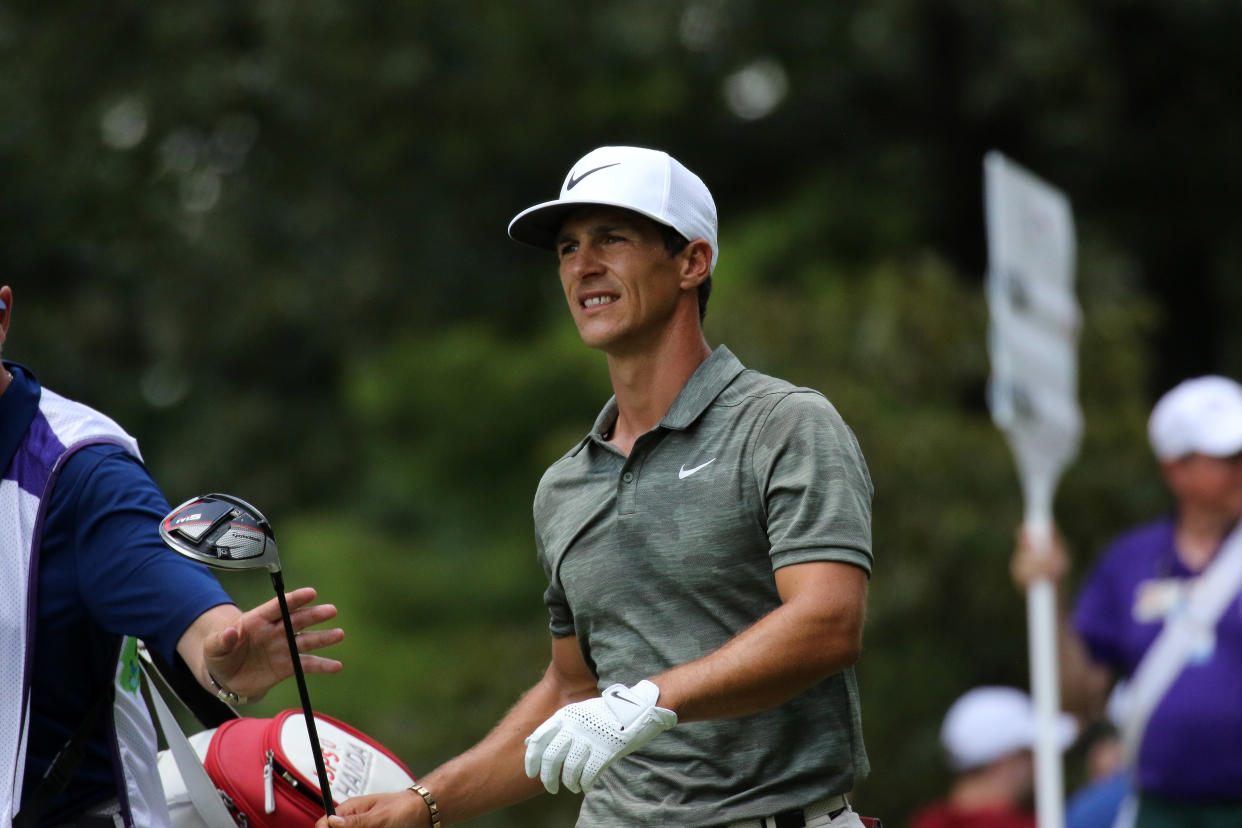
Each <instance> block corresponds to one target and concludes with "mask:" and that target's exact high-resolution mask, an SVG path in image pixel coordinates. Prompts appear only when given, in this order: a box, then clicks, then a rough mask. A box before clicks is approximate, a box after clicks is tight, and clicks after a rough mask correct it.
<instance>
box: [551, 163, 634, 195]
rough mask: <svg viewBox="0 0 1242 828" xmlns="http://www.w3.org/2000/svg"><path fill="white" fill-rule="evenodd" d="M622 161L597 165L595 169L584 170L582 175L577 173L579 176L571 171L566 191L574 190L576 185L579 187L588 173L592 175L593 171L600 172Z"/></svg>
mask: <svg viewBox="0 0 1242 828" xmlns="http://www.w3.org/2000/svg"><path fill="white" fill-rule="evenodd" d="M620 163H621V162H620V161H613V162H612V163H611V164H605V165H604V166H602V167H596V168H595V169H593V170H587V171H586V172H584V173H583V174H582V175H577V176H575V175H574V174H573V173H570V174H569V181H568V182H567V183H566V184H565V191H566V192H569V191H570V190H572V189H573V188H574V187H577V186H578V184H579V182H581V181H582V179H584V178H586V177H587V176H588V175H590V174H591V173H597V172H599V171H600V170H606V169H608V168H609V167H615V166H617V165H618V164H620Z"/></svg>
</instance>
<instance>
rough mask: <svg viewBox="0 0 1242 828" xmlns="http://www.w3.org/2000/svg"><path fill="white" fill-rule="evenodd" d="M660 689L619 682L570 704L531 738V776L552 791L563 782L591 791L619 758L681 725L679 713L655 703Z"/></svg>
mask: <svg viewBox="0 0 1242 828" xmlns="http://www.w3.org/2000/svg"><path fill="white" fill-rule="evenodd" d="M659 699H660V688H659V687H656V686H655V685H654V684H652V683H651V682H649V681H647V680H645V679H644V680H643V681H640V682H638V684H635V685H634V686H633V687H626V686H625V685H624V684H614V685H612V686H611V687H609V688H608V689H607V690H605V691H604V695H602V696H600V697H599V698H597V699H587V700H586V701H581V702H576V703H574V704H567V705H565V706H564V707H562V708H561V709H560V710H558V711H556V713H554V714H553V715H552V717H551V718H549V719H548V720H547V721H546V722H544V723H543V724H541V725H539V727H537V728H535V731H534V732H533V733H531V734H530V735H529V736H527V737H526V775H527V776H529V777H530V778H532V779H534V778H535V777H536V776H538V777H539V779H540V781H542V782H543V786H544V787H545V788H547V789H548V792H549V793H556V792H557V791H558V790H559V789H560V785H561V783H562V782H563V783H564V784H565V787H566V788H568V789H569V790H571V791H573V792H574V793H578V792H579V791H589V790H590V789H591V786H592V785H594V784H595V780H596V778H598V777H599V775H600V774H601V773H602V772H603V771H604V769H605V768H607V767H608V766H609V765H611V764H612V763H613V762H614V761H615V760H616V759H619V758H620V757H622V756H625V755H627V754H629V753H633V752H634V751H636V750H638V749H639V748H641V747H642V746H643V745H645V744H647V743H648V742H650V741H651V740H652V739H654V738H655V737H656V736H658V735H659V734H661V733H663V732H664V731H666V730H668V729H669V728H670V727H672V726H673V725H675V724H677V714H676V713H674V712H673V711H672V710H666V709H665V708H663V707H656V706H655V705H656V702H657V701H659Z"/></svg>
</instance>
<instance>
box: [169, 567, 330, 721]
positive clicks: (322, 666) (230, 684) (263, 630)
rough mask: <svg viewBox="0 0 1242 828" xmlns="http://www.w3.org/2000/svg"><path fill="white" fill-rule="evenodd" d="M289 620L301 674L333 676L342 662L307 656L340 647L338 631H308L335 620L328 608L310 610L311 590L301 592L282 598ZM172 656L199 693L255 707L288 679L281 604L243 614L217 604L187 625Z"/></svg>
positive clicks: (264, 605) (290, 672)
mask: <svg viewBox="0 0 1242 828" xmlns="http://www.w3.org/2000/svg"><path fill="white" fill-rule="evenodd" d="M285 600H286V601H287V602H288V605H289V615H290V620H291V621H292V622H293V629H294V630H295V632H296V633H297V638H296V641H297V645H298V651H299V653H300V654H301V655H300V656H299V657H300V659H301V662H302V669H303V671H305V672H306V673H336V672H340V670H341V662H339V661H337V660H335V659H331V658H324V657H322V656H315V655H307V653H309V652H310V651H312V650H318V649H320V648H321V647H328V646H331V645H333V644H337V643H339V642H340V641H341V640H342V639H344V637H345V632H344V631H343V630H341V629H339V628H337V629H330V630H312V629H309V628H310V627H312V626H314V625H316V624H320V623H322V622H324V621H328V620H331V619H332V618H335V617H336V607H334V606H333V605H332V604H315V605H313V606H312V605H310V604H311V601H313V600H315V590H314V589H313V588H311V587H302V588H301V589H295V590H293V591H291V592H286V593H285ZM177 652H178V653H179V654H180V655H181V657H182V658H183V659H184V660H185V663H186V665H187V666H188V667H189V668H190V670H192V671H193V673H194V676H195V678H197V679H198V681H199V684H201V685H202V686H203V687H204V688H206V689H207V690H209V691H211V692H212V693H216V694H218V695H220V697H221V698H222V699H224V700H225V701H228V702H230V703H235V704H240V703H245V702H247V701H252V702H253V701H257V700H258V699H260V698H261V697H262V696H263V695H264V694H265V693H266V692H267V691H268V690H270V689H272V688H273V687H275V686H276V685H277V684H279V683H280V682H281V681H283V680H284V679H286V678H288V677H289V676H291V675H293V661H292V660H291V659H290V658H289V643H288V639H287V637H286V635H285V627H284V622H283V621H282V620H281V615H280V603H279V601H277V599H276V598H272V599H270V600H268V601H266V602H264V603H262V604H260V605H259V606H257V607H255V608H254V609H252V610H250V611H248V612H242V611H241V610H240V609H238V608H237V606H235V605H233V604H219V605H217V606H215V607H212V608H211V609H209V610H207V611H206V612H204V613H203V614H202V615H200V616H198V618H196V619H194V621H193V622H192V623H191V624H190V626H189V627H188V628H187V629H186V631H185V632H184V633H182V635H181V638H180V639H179V640H178V641H177Z"/></svg>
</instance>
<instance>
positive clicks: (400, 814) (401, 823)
mask: <svg viewBox="0 0 1242 828" xmlns="http://www.w3.org/2000/svg"><path fill="white" fill-rule="evenodd" d="M429 821H430V820H429V818H428V816H427V805H426V803H424V802H423V798H422V797H421V796H419V795H418V794H416V793H414V792H413V791H400V792H398V793H386V794H371V795H368V796H355V797H354V798H353V799H347V800H345V801H344V802H342V803H341V804H340V805H338V806H336V815H335V816H330V817H329V816H322V817H320V818H319V821H318V822H316V823H315V828H409V826H411V825H427V824H428V823H429Z"/></svg>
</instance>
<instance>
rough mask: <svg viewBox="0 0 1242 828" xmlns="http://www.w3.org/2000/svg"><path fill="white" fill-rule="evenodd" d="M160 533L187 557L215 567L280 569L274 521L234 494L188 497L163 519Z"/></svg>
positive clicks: (275, 570)
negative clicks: (273, 530)
mask: <svg viewBox="0 0 1242 828" xmlns="http://www.w3.org/2000/svg"><path fill="white" fill-rule="evenodd" d="M160 537H161V538H163V539H164V543H166V544H168V545H169V546H170V547H172V548H173V549H174V550H175V551H177V552H179V553H180V554H182V555H184V556H185V557H187V558H191V559H193V560H196V561H199V562H201V563H205V564H207V565H208V566H210V567H212V568H214V569H266V570H268V571H269V572H279V571H280V556H279V555H278V554H277V552H276V537H275V535H273V534H272V525H271V524H270V523H268V522H267V518H265V517H263V513H262V512H260V511H259V510H258V509H256V508H254V507H253V506H251V505H250V504H249V503H247V502H246V501H244V500H242V499H241V498H237V497H233V496H232V495H226V494H208V495H203V496H202V497H195V498H191V499H189V500H187V501H186V502H185V503H182V504H181V505H180V506H178V507H177V508H176V509H173V510H172V511H171V512H169V513H168V515H167V517H165V518H164V519H163V520H162V521H160Z"/></svg>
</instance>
